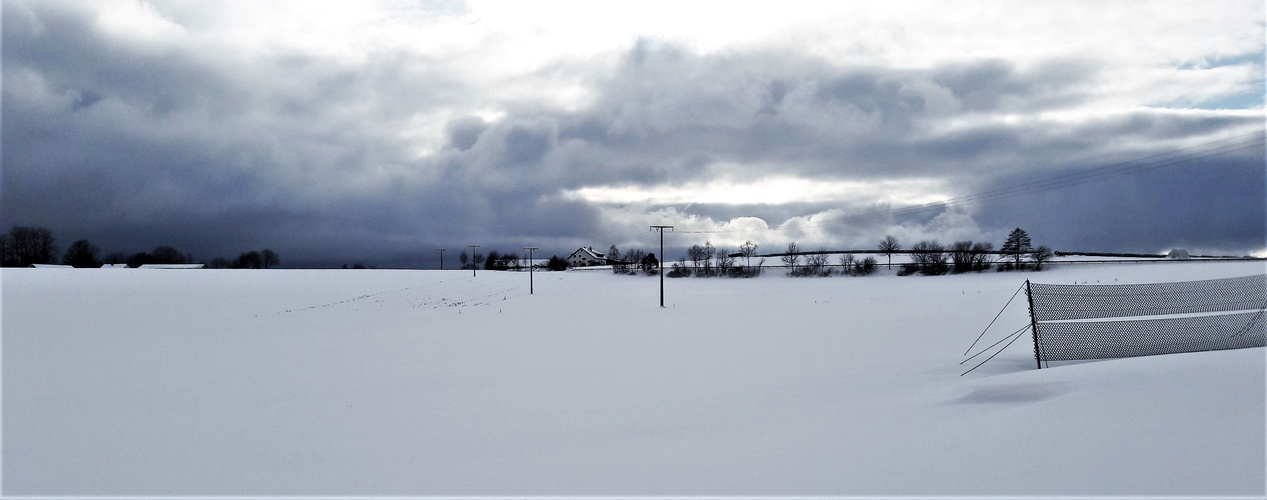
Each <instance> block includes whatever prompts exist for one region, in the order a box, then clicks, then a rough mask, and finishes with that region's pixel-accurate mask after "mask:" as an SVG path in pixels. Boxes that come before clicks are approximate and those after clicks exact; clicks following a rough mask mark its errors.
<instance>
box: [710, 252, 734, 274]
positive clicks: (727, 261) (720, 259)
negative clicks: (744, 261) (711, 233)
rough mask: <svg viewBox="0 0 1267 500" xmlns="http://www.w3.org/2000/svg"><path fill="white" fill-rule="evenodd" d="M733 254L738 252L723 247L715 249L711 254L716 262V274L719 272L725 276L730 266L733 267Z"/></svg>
mask: <svg viewBox="0 0 1267 500" xmlns="http://www.w3.org/2000/svg"><path fill="white" fill-rule="evenodd" d="M735 255H738V254H732V253H730V251H729V250H726V249H725V248H718V249H717V251H716V253H715V254H714V256H713V259H714V260H715V262H716V263H717V272H718V274H720V275H721V276H726V275H727V274H728V273H730V271H731V268H733V267H735V257H734V256H735Z"/></svg>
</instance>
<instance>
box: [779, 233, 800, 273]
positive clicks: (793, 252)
mask: <svg viewBox="0 0 1267 500" xmlns="http://www.w3.org/2000/svg"><path fill="white" fill-rule="evenodd" d="M779 260H782V261H783V264H784V265H786V266H788V267H790V268H792V271H791V272H792V273H793V274H795V273H796V263H797V262H800V260H801V247H799V246H797V245H796V242H795V241H793V242H791V243H788V244H787V254H786V255H784V256H782V257H779Z"/></svg>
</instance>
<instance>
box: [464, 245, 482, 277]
mask: <svg viewBox="0 0 1267 500" xmlns="http://www.w3.org/2000/svg"><path fill="white" fill-rule="evenodd" d="M467 246H468V247H471V277H472V278H474V277H475V270H476V269H479V267H480V265H479V262H478V261H477V259H476V258H475V252H476V251H477V250H479V248H480V246H479V245H467Z"/></svg>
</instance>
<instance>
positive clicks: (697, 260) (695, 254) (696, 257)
mask: <svg viewBox="0 0 1267 500" xmlns="http://www.w3.org/2000/svg"><path fill="white" fill-rule="evenodd" d="M706 253H707V252H706V251H705V250H704V247H702V246H699V245H691V248H688V249H686V256H687V257H689V258H690V259H691V267H692V268H693V269H694V270H695V272H696V274H698V273H699V269H700V267H701V265H702V263H703V261H704V258H705V257H704V255H705V254H706Z"/></svg>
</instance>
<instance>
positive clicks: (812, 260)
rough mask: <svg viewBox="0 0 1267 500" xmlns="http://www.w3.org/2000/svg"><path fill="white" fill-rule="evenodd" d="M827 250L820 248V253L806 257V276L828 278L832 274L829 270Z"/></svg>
mask: <svg viewBox="0 0 1267 500" xmlns="http://www.w3.org/2000/svg"><path fill="white" fill-rule="evenodd" d="M826 252H827V250H826V249H823V248H821V247H820V248H819V249H818V252H816V253H812V254H809V255H806V256H805V275H807V276H827V275H828V274H831V270H829V269H827V262H828V261H829V257H828V256H827V253H826Z"/></svg>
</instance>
